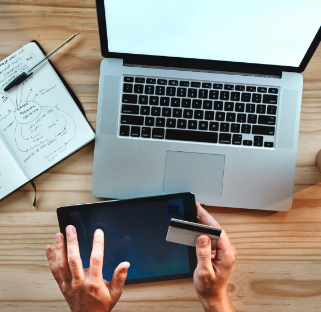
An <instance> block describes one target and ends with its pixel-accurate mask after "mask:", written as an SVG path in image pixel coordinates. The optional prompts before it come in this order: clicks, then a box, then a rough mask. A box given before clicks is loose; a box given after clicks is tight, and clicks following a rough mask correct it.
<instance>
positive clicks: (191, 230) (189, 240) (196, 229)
mask: <svg viewBox="0 0 321 312" xmlns="http://www.w3.org/2000/svg"><path fill="white" fill-rule="evenodd" d="M221 232H222V229H220V228H217V227H213V226H209V225H204V224H199V223H194V222H188V221H183V220H178V219H174V218H172V219H171V222H170V224H169V228H168V232H167V236H166V240H167V241H168V242H172V243H178V244H183V245H188V246H192V247H196V243H197V239H198V237H199V236H200V235H204V234H205V235H207V236H208V237H209V238H210V240H211V242H212V249H216V242H217V240H218V239H219V238H220V235H221Z"/></svg>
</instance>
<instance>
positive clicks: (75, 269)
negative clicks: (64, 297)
mask: <svg viewBox="0 0 321 312" xmlns="http://www.w3.org/2000/svg"><path fill="white" fill-rule="evenodd" d="M66 235H67V250H68V263H69V268H70V272H71V275H72V277H73V279H75V280H76V281H80V280H82V279H83V266H82V261H81V259H80V253H79V245H78V240H77V232H76V229H75V227H74V226H72V225H68V226H67V227H66Z"/></svg>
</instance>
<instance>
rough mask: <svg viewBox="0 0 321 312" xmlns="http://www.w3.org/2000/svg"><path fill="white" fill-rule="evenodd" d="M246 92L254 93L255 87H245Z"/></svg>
mask: <svg viewBox="0 0 321 312" xmlns="http://www.w3.org/2000/svg"><path fill="white" fill-rule="evenodd" d="M246 91H248V92H256V87H252V86H247V87H246Z"/></svg>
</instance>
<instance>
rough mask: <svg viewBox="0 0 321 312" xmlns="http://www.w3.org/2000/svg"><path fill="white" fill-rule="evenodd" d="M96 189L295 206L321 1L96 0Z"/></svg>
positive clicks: (112, 194) (108, 193) (109, 194)
mask: <svg viewBox="0 0 321 312" xmlns="http://www.w3.org/2000/svg"><path fill="white" fill-rule="evenodd" d="M96 6H97V16H98V25H99V33H100V43H101V51H102V55H103V56H104V57H105V58H104V60H103V61H102V62H101V68H100V81H99V96H98V109H97V127H96V131H97V134H96V145H95V154H94V169H93V186H92V192H93V194H94V195H96V196H98V197H104V198H131V197H140V196H149V195H150V196H152V195H158V194H164V193H176V192H186V191H189V192H193V193H194V194H195V196H196V199H197V200H198V201H199V202H200V203H202V204H206V205H211V206H224V207H238V208H250V209H264V210H277V211H285V210H288V209H290V208H291V205H292V196H293V185H294V174H295V164H296V153H297V145H298V134H299V121H300V108H301V99H302V86H303V79H302V76H301V74H300V72H302V71H303V70H304V69H305V67H306V65H307V64H308V62H309V60H310V58H311V57H312V55H313V53H314V51H315V49H316V48H317V46H318V43H319V42H320V38H321V30H320V12H321V2H320V1H304V2H302V1H293V0H292V1H271V0H269V1H265V2H262V3H261V2H260V4H258V3H257V1H237V0H235V1H216V0H212V1H207V0H198V1H196V0H175V1H173V0H159V1H156V0H154V1H152V0H148V1H147V0H146V1H145V0H136V1H132V0H117V1H111V0H105V1H104V0H96Z"/></svg>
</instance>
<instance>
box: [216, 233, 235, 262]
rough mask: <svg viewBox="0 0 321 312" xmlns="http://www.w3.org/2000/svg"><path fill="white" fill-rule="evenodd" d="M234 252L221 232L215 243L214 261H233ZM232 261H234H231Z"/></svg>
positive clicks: (225, 235)
mask: <svg viewBox="0 0 321 312" xmlns="http://www.w3.org/2000/svg"><path fill="white" fill-rule="evenodd" d="M235 256H236V250H235V248H234V247H233V246H232V244H231V242H230V240H229V238H228V236H227V234H226V232H225V231H224V230H222V233H221V236H220V238H219V239H218V241H217V243H216V257H215V258H216V259H217V260H219V261H225V262H226V261H227V262H230V261H233V262H234V260H235ZM233 259H234V260H233Z"/></svg>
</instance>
